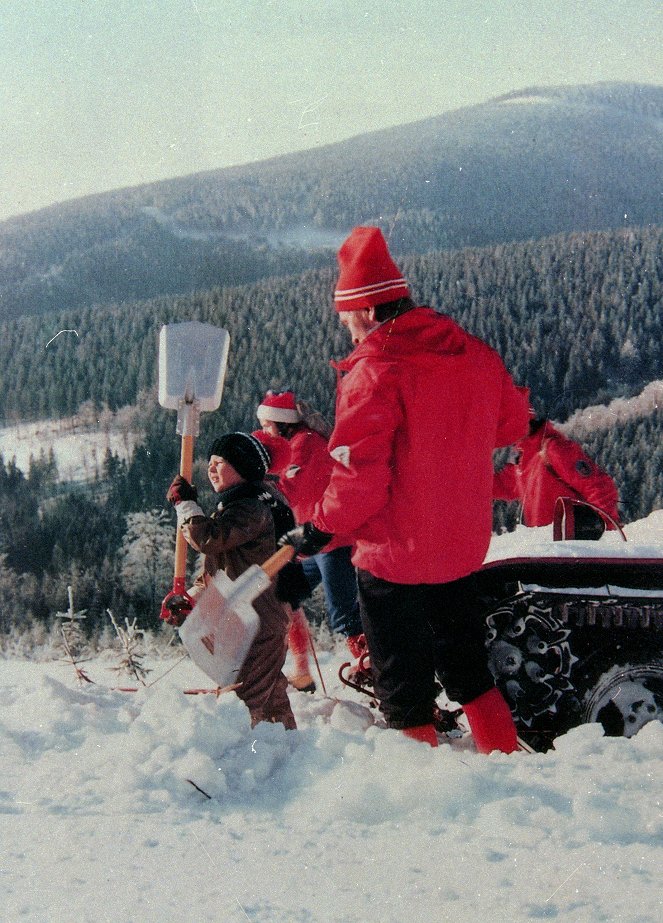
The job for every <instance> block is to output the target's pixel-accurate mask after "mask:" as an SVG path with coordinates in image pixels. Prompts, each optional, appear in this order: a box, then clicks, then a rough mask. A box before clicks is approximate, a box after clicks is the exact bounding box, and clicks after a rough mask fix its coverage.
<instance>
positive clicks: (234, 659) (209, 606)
mask: <svg viewBox="0 0 663 923" xmlns="http://www.w3.org/2000/svg"><path fill="white" fill-rule="evenodd" d="M233 589H234V583H233V581H232V580H230V578H229V577H227V576H226V574H224V573H223V571H219V573H217V574H216V576H215V577H214V580H213V582H212V583H210V585H209V586H208V587H207V588H206V589H205V591H204V592H203V593H201V595H200V596H199V597H198V601H197V602H196V605H195V606H194V609H193V612H192V613H191V615H190V616H189V617H188V618H187V620H186V621H185V622H184V624H183V625H182V627H181V628H180V629H179V632H180V637H181V639H182V643H183V644H184V647H185V648H186V649H187V651H188V653H189V656H190V657H191V659H192V660H193V662H194V663H195V664H196V666H197V667H200V669H201V670H202V671H203V673H206V674H207V676H209V677H210V679H212V680H214V682H215V683H216V684H217V685H219V686H229V685H231V684H232V683H235V682H236V681H237V674H238V673H239V671H240V669H241V667H242V664H243V663H244V660H245V659H246V655H247V654H248V652H249V648H250V647H251V644H252V643H253V639H254V638H255V636H256V633H257V631H258V627H259V618H258V615H257V613H256V611H255V609H254V608H253V606H252V605H251V604H250V603H249V602H234V603H233V600H232V598H233V596H236V595H237V594H236V593H233Z"/></svg>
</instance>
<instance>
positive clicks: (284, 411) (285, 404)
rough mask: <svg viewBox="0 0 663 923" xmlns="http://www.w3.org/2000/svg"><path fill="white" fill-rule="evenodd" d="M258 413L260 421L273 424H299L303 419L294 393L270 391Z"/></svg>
mask: <svg viewBox="0 0 663 923" xmlns="http://www.w3.org/2000/svg"><path fill="white" fill-rule="evenodd" d="M256 413H257V416H258V419H259V420H261V421H262V420H271V421H272V422H273V423H299V422H300V420H301V419H302V415H301V413H300V412H299V411H298V410H297V400H296V398H295V395H294V392H293V391H268V392H267V394H266V395H265V396H264V397H263V399H262V403H261V404H260V406H259V407H258V410H257V411H256Z"/></svg>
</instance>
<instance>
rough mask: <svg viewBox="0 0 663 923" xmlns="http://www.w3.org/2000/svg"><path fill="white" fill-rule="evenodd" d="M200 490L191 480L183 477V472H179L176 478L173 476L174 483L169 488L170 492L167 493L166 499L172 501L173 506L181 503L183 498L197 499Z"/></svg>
mask: <svg viewBox="0 0 663 923" xmlns="http://www.w3.org/2000/svg"><path fill="white" fill-rule="evenodd" d="M197 499H198V491H197V490H196V488H195V487H194V486H193V484H189V482H188V481H187V480H186V479H185V478H183V477H182V475H181V474H178V475H177V477H176V478H173V483H172V484H171V485H170V487H169V488H168V493H167V494H166V500H168V502H169V503H172V504H173V506H177V504H178V503H181V502H182V500H197Z"/></svg>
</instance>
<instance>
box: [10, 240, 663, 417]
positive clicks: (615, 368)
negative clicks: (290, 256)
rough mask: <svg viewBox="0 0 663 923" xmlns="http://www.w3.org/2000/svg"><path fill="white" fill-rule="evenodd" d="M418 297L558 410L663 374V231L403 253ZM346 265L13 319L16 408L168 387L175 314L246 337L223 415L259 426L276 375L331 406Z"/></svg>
mask: <svg viewBox="0 0 663 923" xmlns="http://www.w3.org/2000/svg"><path fill="white" fill-rule="evenodd" d="M401 264H402V268H403V270H404V272H405V275H406V276H407V278H408V279H409V280H410V283H411V287H412V291H413V294H414V296H415V298H417V299H418V300H419V301H420V302H421V303H427V304H430V305H431V306H432V307H434V308H436V309H439V310H444V311H446V312H448V313H450V314H451V315H452V316H453V317H455V318H456V319H457V320H459V322H460V323H461V324H462V325H463V326H465V327H466V328H467V329H469V330H471V331H472V332H474V333H476V334H478V335H479V336H481V337H483V338H484V339H486V340H487V341H488V342H489V343H491V344H492V345H493V346H494V347H495V348H496V349H497V350H498V351H499V352H500V354H501V355H502V356H503V358H504V360H505V361H506V363H507V365H508V367H509V368H510V369H511V370H512V372H513V374H514V376H515V378H516V379H517V381H519V382H521V383H523V384H527V385H529V387H530V388H531V390H532V395H533V400H534V403H535V405H536V406H537V408H538V409H539V410H542V411H545V412H546V413H547V414H548V415H550V416H552V417H555V418H557V419H564V418H565V417H566V416H568V415H569V414H570V413H571V412H572V411H574V410H576V409H578V408H581V407H585V406H588V405H590V404H596V403H603V402H606V401H608V400H610V399H611V398H613V397H616V396H620V395H624V394H626V395H628V394H634V393H636V392H638V391H640V390H641V389H642V387H643V386H644V385H645V384H647V383H648V382H650V381H654V380H656V379H659V378H661V377H663V374H662V372H663V336H662V333H663V330H662V327H663V321H662V316H663V230H662V229H660V228H649V229H643V230H631V231H613V232H603V233H594V234H587V235H569V236H556V237H551V238H547V239H544V240H540V241H537V242H527V243H518V244H510V245H504V246H497V247H487V248H466V249H463V250H457V251H443V252H436V253H429V254H427V255H424V256H410V257H406V258H403V259H402V260H401ZM334 280H335V272H333V271H332V270H331V269H324V270H319V271H308V272H305V273H303V274H301V275H296V276H291V277H289V278H278V279H271V280H266V281H263V282H260V283H257V284H255V285H251V286H244V287H237V288H226V289H219V288H217V289H212V290H210V291H209V292H205V293H198V294H195V295H191V296H189V297H186V298H185V297H179V298H160V299H155V300H152V301H147V302H144V303H138V304H124V305H118V306H115V307H114V308H112V309H109V310H108V311H106V312H102V313H99V312H97V311H95V310H94V309H80V310H77V311H70V312H63V313H60V314H57V315H52V316H49V317H26V318H22V319H20V320H17V321H12V322H7V323H5V324H3V325H2V326H1V327H0V420H4V421H9V420H13V419H40V418H48V417H60V416H67V415H70V414H72V413H73V412H75V411H76V410H77V409H78V407H79V406H80V404H81V403H82V402H84V401H86V400H92V401H94V402H95V403H96V404H97V406H99V407H101V406H102V405H103V404H107V405H108V406H109V407H111V408H112V409H116V408H118V407H121V406H124V405H127V404H134V403H135V402H136V400H137V399H138V395H139V394H140V393H141V392H145V391H149V390H150V389H154V385H155V380H156V372H157V338H158V332H159V329H160V327H161V325H162V324H164V323H172V322H175V321H181V320H188V319H198V320H202V321H206V322H209V323H212V324H216V325H220V326H224V327H227V329H228V330H229V331H230V334H231V352H230V362H229V368H228V377H227V384H226V390H225V395H224V401H223V407H222V410H221V417H220V421H221V422H217V423H216V424H215V425H225V424H227V425H230V426H233V427H235V426H239V425H247V420H251V419H252V418H253V410H254V408H255V406H256V402H257V401H258V399H259V398H260V396H261V395H262V393H263V391H264V389H265V388H266V387H269V386H276V387H283V386H285V385H292V386H294V387H296V388H297V389H298V390H299V391H301V392H302V393H304V394H306V395H308V397H309V398H311V399H312V400H314V401H315V402H316V403H317V404H318V405H319V406H320V407H321V408H322V409H324V410H326V411H328V412H329V411H330V410H331V408H332V401H333V392H334V374H333V372H332V370H331V369H330V368H329V359H330V358H332V357H336V358H338V357H340V356H342V355H344V354H345V353H346V352H347V351H348V341H347V335H346V334H345V332H344V331H343V330H342V329H341V328H340V326H339V324H338V321H337V318H336V316H335V313H334V311H333V310H332V308H331V297H332V291H333V286H334Z"/></svg>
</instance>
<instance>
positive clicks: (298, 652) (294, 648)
mask: <svg viewBox="0 0 663 923" xmlns="http://www.w3.org/2000/svg"><path fill="white" fill-rule="evenodd" d="M309 645H310V638H309V633H308V622H307V621H306V616H305V615H304V610H303V609H295V610H294V611H293V613H292V622H291V623H290V630H289V632H288V647H289V648H290V653H291V654H292V659H293V661H294V666H295V671H294V673H293V674H292V676H289V677H288V682H289V683H290V685H291V686H294V688H295V689H297V690H299V692H315V681H314V679H313V677H312V676H311V670H310V667H309V662H308V651H309Z"/></svg>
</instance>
